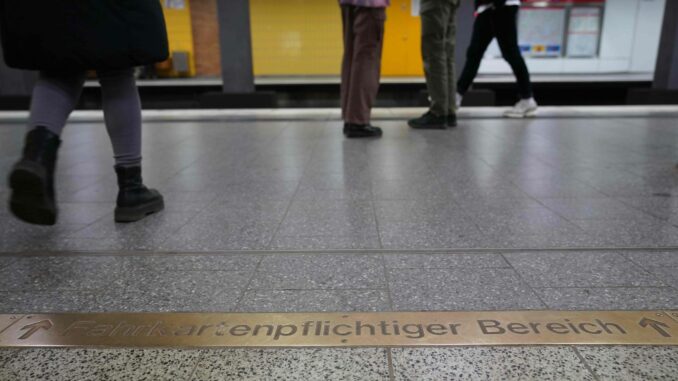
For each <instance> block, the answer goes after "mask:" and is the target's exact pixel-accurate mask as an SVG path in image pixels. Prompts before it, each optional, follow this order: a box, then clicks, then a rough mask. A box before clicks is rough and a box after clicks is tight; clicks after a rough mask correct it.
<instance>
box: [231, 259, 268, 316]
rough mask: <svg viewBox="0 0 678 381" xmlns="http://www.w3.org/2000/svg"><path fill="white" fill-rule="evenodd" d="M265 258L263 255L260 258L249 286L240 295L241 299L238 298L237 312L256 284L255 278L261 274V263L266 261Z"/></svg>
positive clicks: (248, 283)
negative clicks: (251, 287)
mask: <svg viewBox="0 0 678 381" xmlns="http://www.w3.org/2000/svg"><path fill="white" fill-rule="evenodd" d="M264 258H265V256H263V255H261V256H260V257H259V261H258V262H257V265H256V266H255V268H254V270H253V271H252V276H251V277H250V279H249V280H248V281H247V284H246V285H245V287H244V288H243V290H242V293H241V294H240V298H238V300H237V301H236V303H235V306H234V307H233V308H234V309H235V310H236V311H238V310H239V309H240V307H241V304H242V302H243V301H244V300H245V295H247V293H248V292H249V291H250V286H251V285H252V282H254V278H255V277H256V276H257V274H258V273H259V268H260V267H261V263H262V262H263V261H264Z"/></svg>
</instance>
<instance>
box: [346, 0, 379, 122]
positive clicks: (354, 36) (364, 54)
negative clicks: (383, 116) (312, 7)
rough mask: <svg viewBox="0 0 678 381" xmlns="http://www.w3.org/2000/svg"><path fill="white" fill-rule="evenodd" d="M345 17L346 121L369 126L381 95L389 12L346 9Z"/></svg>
mask: <svg viewBox="0 0 678 381" xmlns="http://www.w3.org/2000/svg"><path fill="white" fill-rule="evenodd" d="M341 15H342V19H343V25H344V60H343V64H342V68H341V113H342V117H343V119H344V121H345V122H346V123H355V124H369V123H370V113H371V110H372V105H373V104H374V101H375V99H376V98H377V92H378V91H379V78H380V74H381V53H382V48H383V45H384V23H385V21H386V10H385V9H384V8H367V7H356V6H352V5H343V6H342V7H341Z"/></svg>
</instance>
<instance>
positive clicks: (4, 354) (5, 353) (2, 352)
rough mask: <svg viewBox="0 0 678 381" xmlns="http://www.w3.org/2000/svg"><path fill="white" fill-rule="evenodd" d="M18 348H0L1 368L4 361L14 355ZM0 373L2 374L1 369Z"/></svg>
mask: <svg viewBox="0 0 678 381" xmlns="http://www.w3.org/2000/svg"><path fill="white" fill-rule="evenodd" d="M18 352H19V350H17V349H0V369H3V368H4V366H5V363H6V362H7V361H9V359H10V358H12V357H14V356H15V355H16V354H17V353H18ZM0 374H2V370H0Z"/></svg>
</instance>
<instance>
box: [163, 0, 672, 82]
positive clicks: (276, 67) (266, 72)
mask: <svg viewBox="0 0 678 381" xmlns="http://www.w3.org/2000/svg"><path fill="white" fill-rule="evenodd" d="M177 1H178V2H179V3H183V4H184V5H185V9H182V10H179V9H166V16H167V22H168V29H169V31H170V44H171V45H172V48H173V49H175V48H176V49H181V50H186V51H190V56H191V67H192V73H195V74H197V75H199V76H216V75H219V51H218V50H219V49H218V38H217V27H216V25H217V21H216V11H215V10H216V4H215V0H163V3H164V4H165V5H167V3H171V2H177ZM418 1H419V0H392V6H391V7H390V8H389V9H388V19H387V22H386V36H385V45H384V60H383V68H382V71H383V75H384V76H397V77H407V76H414V77H417V76H421V75H423V70H422V64H421V58H420V53H419V52H420V37H419V34H420V21H419V17H417V16H416V7H417V4H418ZM462 1H470V0H462ZM556 1H558V0H556ZM562 2H563V3H578V1H562ZM599 2H602V1H599ZM665 2H666V0H607V1H604V12H603V20H602V29H601V33H600V41H599V44H600V45H599V48H598V54H597V55H596V56H595V57H590V58H581V57H579V58H577V57H567V56H562V57H538V58H527V63H528V66H529V67H530V69H531V71H532V72H533V73H549V74H568V73H571V74H574V73H594V74H595V73H646V72H647V73H651V72H652V71H653V70H654V66H655V63H656V57H657V50H658V46H659V35H660V32H661V22H662V18H663V12H664V6H665ZM542 3H543V2H542ZM250 4H251V19H252V43H253V55H254V72H255V75H257V76H335V75H338V74H339V70H340V61H341V54H342V40H341V38H342V35H341V14H340V10H339V7H338V5H337V1H336V0H284V1H281V0H250ZM469 13H470V12H469ZM459 17H473V15H472V14H468V15H466V14H460V15H459ZM493 51H494V56H493V55H492V54H493V53H492V52H493ZM497 53H498V51H497V50H496V47H495V48H494V50H493V49H492V48H491V49H490V51H489V53H488V56H487V57H486V59H485V60H484V61H483V64H482V66H481V70H480V72H481V73H485V74H504V73H510V68H509V66H508V65H507V64H506V63H505V62H504V61H503V60H502V59H501V57H499V54H497Z"/></svg>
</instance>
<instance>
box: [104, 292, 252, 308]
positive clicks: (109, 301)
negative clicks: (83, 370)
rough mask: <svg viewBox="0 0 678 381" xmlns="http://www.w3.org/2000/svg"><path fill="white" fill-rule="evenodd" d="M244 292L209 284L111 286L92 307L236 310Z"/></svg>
mask: <svg viewBox="0 0 678 381" xmlns="http://www.w3.org/2000/svg"><path fill="white" fill-rule="evenodd" d="M242 293H243V291H242V290H234V289H227V290H214V289H211V288H205V287H196V288H193V289H187V290H179V291H176V290H171V289H170V290H168V289H153V290H150V291H137V290H130V289H111V290H106V291H102V292H101V293H99V294H97V296H96V298H97V299H96V304H94V305H93V307H92V308H94V309H96V312H232V311H234V310H235V307H236V305H237V303H238V300H239V298H240V297H241V295H242Z"/></svg>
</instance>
